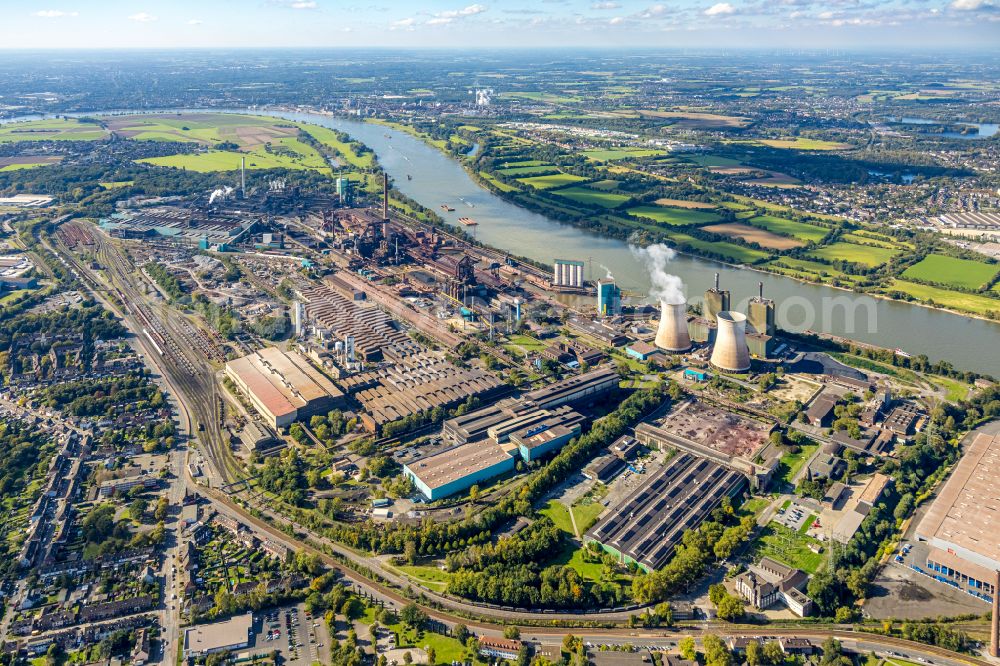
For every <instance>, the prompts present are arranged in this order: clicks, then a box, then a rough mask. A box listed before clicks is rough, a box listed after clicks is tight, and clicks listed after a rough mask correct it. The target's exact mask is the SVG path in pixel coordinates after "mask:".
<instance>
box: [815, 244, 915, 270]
mask: <svg viewBox="0 0 1000 666" xmlns="http://www.w3.org/2000/svg"><path fill="white" fill-rule="evenodd" d="M897 254H899V251H898V250H889V249H887V248H884V247H869V246H867V245H855V244H854V243H845V242H843V241H837V242H835V243H831V244H829V245H824V246H823V247H820V248H817V249H815V250H813V251H812V252H809V253H807V256H810V257H815V258H817V259H826V260H827V261H837V260H842V261H850V262H852V263H855V264H861V265H863V266H868V267H870V268H873V267H875V266H881V265H882V264H884V263H885V262H887V261H889V260H890V259H892V258H893V257H895V256H896V255H897Z"/></svg>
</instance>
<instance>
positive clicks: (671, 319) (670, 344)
mask: <svg viewBox="0 0 1000 666" xmlns="http://www.w3.org/2000/svg"><path fill="white" fill-rule="evenodd" d="M656 346H657V347H659V348H660V349H665V350H667V351H669V352H682V351H687V350H688V349H690V348H691V336H690V335H689V334H688V324H687V307H686V306H685V304H684V302H683V301H682V302H680V303H667V302H666V301H661V302H660V326H659V328H657V329H656Z"/></svg>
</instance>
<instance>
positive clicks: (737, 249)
mask: <svg viewBox="0 0 1000 666" xmlns="http://www.w3.org/2000/svg"><path fill="white" fill-rule="evenodd" d="M668 236H669V237H670V238H671V239H673V240H674V241H675V242H677V243H678V244H681V245H688V246H690V247H692V248H694V249H696V250H699V251H701V252H711V253H713V254H717V255H720V256H722V257H725V258H726V260H727V261H731V262H733V263H736V264H753V263H756V262H758V261H762V260H764V259H767V258H768V257H770V256H771V255H769V254H768V253H766V252H762V251H760V250H754V249H751V248H749V247H743V246H742V245H736V244H734V243H726V242H718V241H714V242H713V241H704V240H701V239H699V238H695V237H693V236H689V235H687V234H682V233H677V232H671V233H669V234H668Z"/></svg>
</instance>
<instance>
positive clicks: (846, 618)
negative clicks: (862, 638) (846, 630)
mask: <svg viewBox="0 0 1000 666" xmlns="http://www.w3.org/2000/svg"><path fill="white" fill-rule="evenodd" d="M833 619H834V621H835V622H837V624H848V623H849V622H853V621H854V609H853V608H851V607H850V606H841V607H840V608H838V609H837V612H836V613H834V616H833Z"/></svg>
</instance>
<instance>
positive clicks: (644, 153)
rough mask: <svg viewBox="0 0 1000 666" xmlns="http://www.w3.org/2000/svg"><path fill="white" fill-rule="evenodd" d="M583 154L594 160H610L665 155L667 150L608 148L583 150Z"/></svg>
mask: <svg viewBox="0 0 1000 666" xmlns="http://www.w3.org/2000/svg"><path fill="white" fill-rule="evenodd" d="M583 154H584V155H586V156H587V159H590V160H593V161H595V162H610V161H612V160H625V159H629V158H638V157H654V156H656V155H666V154H667V151H665V150H657V149H655V148H617V149H615V148H609V149H606V150H585V151H583Z"/></svg>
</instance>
